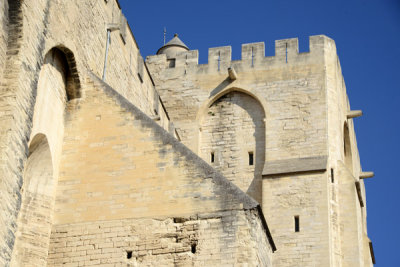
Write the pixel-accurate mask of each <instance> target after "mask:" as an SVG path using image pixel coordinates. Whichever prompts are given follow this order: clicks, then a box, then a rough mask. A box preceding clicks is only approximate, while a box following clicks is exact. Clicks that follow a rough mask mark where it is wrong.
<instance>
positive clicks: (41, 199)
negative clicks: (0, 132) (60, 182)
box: [12, 134, 56, 266]
mask: <svg viewBox="0 0 400 267" xmlns="http://www.w3.org/2000/svg"><path fill="white" fill-rule="evenodd" d="M55 189H56V188H55V181H54V178H53V164H52V158H51V152H50V147H49V144H48V142H47V138H46V136H45V135H43V134H37V135H36V136H35V137H34V138H33V139H32V142H31V144H30V147H29V157H28V159H27V162H26V164H25V169H24V184H23V187H22V194H21V195H22V203H21V209H20V213H19V216H18V222H17V227H18V230H17V234H16V241H15V245H14V250H13V257H12V261H13V264H12V265H13V266H14V265H15V266H28V265H29V266H46V263H47V254H48V246H49V242H50V232H51V225H52V214H53V207H54V197H55Z"/></svg>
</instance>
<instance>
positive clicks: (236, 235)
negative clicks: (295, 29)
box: [0, 0, 372, 266]
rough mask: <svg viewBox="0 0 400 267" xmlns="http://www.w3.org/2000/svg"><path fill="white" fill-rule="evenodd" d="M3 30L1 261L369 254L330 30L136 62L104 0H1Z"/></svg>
mask: <svg viewBox="0 0 400 267" xmlns="http://www.w3.org/2000/svg"><path fill="white" fill-rule="evenodd" d="M107 29H110V43H109V48H108V58H107V61H106V73H105V74H106V75H105V78H104V81H102V80H101V78H102V76H103V71H104V69H105V63H104V60H105V54H106V53H105V51H106V46H107ZM0 36H1V38H0V77H1V81H0V114H1V115H0V179H1V180H0V192H1V194H0V205H1V208H0V225H1V227H0V265H2V266H28V265H29V266H45V265H46V264H47V265H48V266H61V265H63V266H90V265H99V266H159V265H160V264H161V265H164V266H188V265H195V266H205V265H206V266H207V265H208V266H219V265H230V266H231V265H235V266H243V265H247V266H299V264H300V265H301V266H370V265H371V264H372V263H371V253H370V247H369V246H370V243H369V239H368V237H367V233H366V209H365V189H364V184H363V180H362V179H360V178H359V177H362V176H363V172H362V170H361V167H360V164H359V156H358V151H357V145H356V141H355V134H354V128H353V122H352V119H349V118H348V114H349V111H350V106H349V104H348V99H347V96H346V92H345V90H346V89H345V86H344V82H343V77H342V75H341V70H340V65H339V61H338V58H337V54H336V48H335V44H334V42H333V41H332V40H331V39H329V38H328V37H325V36H312V37H310V52H307V53H298V45H297V39H286V40H279V41H276V49H275V50H276V55H275V56H274V57H264V44H263V43H254V44H246V45H243V46H242V59H241V60H240V61H231V49H230V47H219V48H212V49H210V50H209V63H208V64H203V65H199V64H198V51H191V50H190V51H186V52H184V53H179V54H176V56H174V57H171V56H169V57H167V56H166V55H163V54H161V55H157V56H151V57H149V58H147V60H146V63H145V62H144V61H143V59H142V57H141V56H140V51H139V48H138V46H137V43H136V41H135V38H134V36H133V35H132V33H131V31H130V27H129V25H128V24H127V23H126V19H125V18H124V16H123V14H122V12H121V9H120V6H119V3H118V1H116V0H104V1H103V0H87V1H80V0H79V1H78V0H73V1H62V0H35V1H33V0H13V1H11V0H8V1H2V2H1V3H0ZM170 66H171V67H170ZM172 66H174V67H172ZM228 67H233V69H234V70H235V71H236V73H237V77H236V80H232V79H230V78H228V72H227V68H228ZM175 127H176V129H175ZM179 140H181V141H182V143H180V142H179ZM212 153H213V162H211V154H212ZM250 155H252V156H250ZM250 157H253V158H252V164H250ZM331 170H332V171H331ZM332 174H333V175H334V176H335V177H334V179H333V178H332V177H331V176H332ZM332 181H333V182H332ZM254 199H255V200H254ZM264 216H265V217H264ZM295 218H298V219H299V221H300V231H299V232H296V231H295V227H294V224H295V220H296V219H295ZM267 223H268V225H267ZM270 230H271V233H272V235H271V233H270ZM275 243H276V246H275ZM277 248H278V250H277V251H276V252H275V253H273V252H274V251H275V250H276V249H277Z"/></svg>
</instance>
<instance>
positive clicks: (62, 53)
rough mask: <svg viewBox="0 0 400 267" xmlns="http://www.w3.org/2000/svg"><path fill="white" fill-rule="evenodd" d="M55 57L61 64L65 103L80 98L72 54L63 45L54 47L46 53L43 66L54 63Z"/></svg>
mask: <svg viewBox="0 0 400 267" xmlns="http://www.w3.org/2000/svg"><path fill="white" fill-rule="evenodd" d="M55 57H58V60H59V61H60V62H61V63H62V64H63V71H64V76H65V83H66V96H67V101H70V100H73V99H76V98H80V97H81V95H82V92H81V83H80V78H79V72H78V68H77V64H76V60H75V56H74V53H73V52H72V51H71V50H70V49H69V48H67V47H65V46H63V45H58V46H55V47H53V48H51V49H50V50H49V51H48V52H47V53H46V55H45V57H44V65H45V64H48V63H49V62H51V61H54V58H55Z"/></svg>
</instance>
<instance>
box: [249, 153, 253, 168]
mask: <svg viewBox="0 0 400 267" xmlns="http://www.w3.org/2000/svg"><path fill="white" fill-rule="evenodd" d="M249 165H250V166H251V165H254V154H253V152H249Z"/></svg>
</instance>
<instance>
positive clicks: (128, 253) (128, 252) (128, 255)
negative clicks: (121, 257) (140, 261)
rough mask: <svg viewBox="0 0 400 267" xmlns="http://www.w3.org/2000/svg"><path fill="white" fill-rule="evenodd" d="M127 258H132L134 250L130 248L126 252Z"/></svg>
mask: <svg viewBox="0 0 400 267" xmlns="http://www.w3.org/2000/svg"><path fill="white" fill-rule="evenodd" d="M126 258H127V259H131V258H132V251H130V250H128V251H127V252H126Z"/></svg>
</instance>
